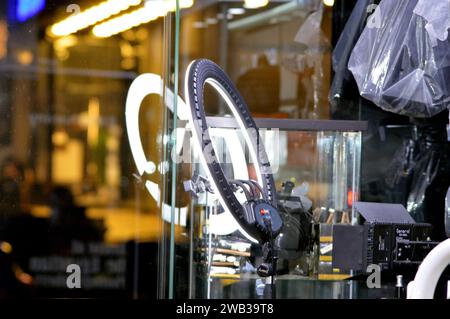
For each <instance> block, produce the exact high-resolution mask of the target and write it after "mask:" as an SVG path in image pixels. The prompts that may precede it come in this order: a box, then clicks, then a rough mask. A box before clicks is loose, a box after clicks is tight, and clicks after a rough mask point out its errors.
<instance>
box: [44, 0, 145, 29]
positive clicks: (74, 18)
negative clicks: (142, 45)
mask: <svg viewBox="0 0 450 319" xmlns="http://www.w3.org/2000/svg"><path fill="white" fill-rule="evenodd" d="M141 2H142V0H107V1H104V2H102V3H100V4H99V5H96V6H93V7H91V8H89V9H87V10H85V11H82V12H80V13H78V14H73V15H71V16H70V17H68V18H67V19H65V20H63V21H61V22H58V23H56V24H54V25H53V26H52V27H51V28H50V34H51V35H53V36H58V37H60V36H66V35H69V34H72V33H75V32H77V31H79V30H82V29H85V28H87V27H89V26H92V25H94V24H96V23H98V22H100V21H103V20H106V19H108V18H109V17H111V16H113V15H116V14H118V13H120V12H122V11H125V10H128V9H129V8H130V7H133V6H137V5H139V4H141Z"/></svg>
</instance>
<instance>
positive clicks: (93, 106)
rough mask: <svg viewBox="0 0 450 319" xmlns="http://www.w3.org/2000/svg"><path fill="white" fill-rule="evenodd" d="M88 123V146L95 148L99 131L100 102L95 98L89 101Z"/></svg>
mask: <svg viewBox="0 0 450 319" xmlns="http://www.w3.org/2000/svg"><path fill="white" fill-rule="evenodd" d="M88 121H89V122H88V130H87V135H88V144H89V145H91V146H95V145H97V143H98V136H99V131H100V102H99V100H98V99H97V98H91V99H89V106H88Z"/></svg>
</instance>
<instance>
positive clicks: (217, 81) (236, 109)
mask: <svg viewBox="0 0 450 319" xmlns="http://www.w3.org/2000/svg"><path fill="white" fill-rule="evenodd" d="M206 83H208V84H210V85H211V86H212V87H213V88H214V89H215V90H216V91H217V92H218V93H219V94H220V96H221V97H222V98H223V99H224V100H225V102H226V104H227V106H228V108H229V109H230V110H231V112H232V113H233V115H234V117H235V118H236V121H237V123H238V125H239V128H240V129H241V131H242V133H243V135H244V138H245V141H246V143H247V145H248V147H249V153H250V156H251V159H252V161H253V163H254V165H255V171H256V174H257V179H258V182H259V184H260V185H261V187H262V191H263V194H264V197H265V201H264V202H265V203H264V204H261V203H258V205H260V204H261V205H265V206H264V207H262V206H257V207H261V210H266V209H267V210H268V211H269V212H270V215H271V216H272V218H274V219H275V223H274V228H272V227H271V228H270V229H267V228H265V227H264V226H262V227H261V223H259V224H258V222H260V220H258V218H259V217H258V216H257V214H256V215H254V216H250V215H251V214H249V212H248V211H247V210H246V209H245V207H243V205H242V204H241V203H240V202H239V200H238V199H237V198H236V196H235V194H234V191H233V189H232V187H231V185H230V184H229V181H228V180H227V178H226V177H225V174H224V172H223V170H222V168H221V166H220V162H219V160H218V158H217V156H216V154H215V151H214V147H213V143H212V140H211V136H210V134H209V129H208V126H207V123H206V114H205V109H204V105H203V93H204V85H205V84H206ZM185 95H186V97H187V105H188V106H189V109H190V112H189V121H190V123H191V128H192V134H193V138H194V140H195V142H194V143H195V145H196V146H197V148H198V150H199V153H200V160H201V163H202V165H203V167H204V169H205V171H206V174H207V176H208V179H209V181H210V182H211V184H212V186H213V188H214V190H215V194H216V195H217V197H218V199H219V201H220V203H221V205H222V207H223V208H224V209H225V210H226V211H229V212H231V214H232V215H233V217H234V218H235V220H236V221H237V222H238V224H239V225H240V231H241V232H242V233H243V234H244V235H245V236H246V237H247V238H251V239H252V241H255V240H256V241H259V242H264V241H265V240H267V238H268V237H273V236H275V235H277V234H278V232H279V231H280V229H281V225H282V222H281V219H280V217H279V215H278V213H277V212H276V208H275V207H276V205H277V203H276V193H275V192H276V190H275V183H274V180H273V175H272V173H271V170H270V163H269V161H268V158H267V154H266V152H265V149H264V147H263V145H262V141H261V138H260V136H259V132H258V128H257V126H256V124H255V121H254V120H253V118H252V117H251V115H250V112H249V110H248V107H247V105H246V104H245V102H244V100H243V98H242V97H241V95H240V94H239V92H238V91H237V90H236V88H235V87H234V85H233V83H232V82H231V80H230V79H229V78H228V76H227V75H226V74H225V72H224V71H223V70H222V69H221V68H220V67H219V66H218V65H216V64H215V63H213V62H212V61H209V60H204V59H202V60H195V61H193V62H192V63H191V64H190V65H189V67H188V69H187V72H186V79H185ZM269 233H270V234H269Z"/></svg>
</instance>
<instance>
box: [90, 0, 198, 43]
mask: <svg viewBox="0 0 450 319" xmlns="http://www.w3.org/2000/svg"><path fill="white" fill-rule="evenodd" d="M193 4H194V0H180V1H179V6H180V9H185V8H189V7H191V6H192V5H193ZM175 8H176V2H175V0H154V1H147V2H146V3H145V6H144V7H142V8H140V9H137V10H135V11H132V12H130V13H125V14H123V15H121V16H119V17H117V18H114V19H111V20H108V21H105V22H103V23H101V24H99V25H97V26H95V27H94V29H93V30H92V32H93V33H94V35H95V36H97V37H99V38H106V37H110V36H112V35H115V34H118V33H121V32H124V31H126V30H129V29H131V28H135V27H137V26H139V25H141V24H144V23H148V22H150V21H153V20H156V19H157V18H159V17H162V16H165V15H166V14H167V13H168V12H169V11H175Z"/></svg>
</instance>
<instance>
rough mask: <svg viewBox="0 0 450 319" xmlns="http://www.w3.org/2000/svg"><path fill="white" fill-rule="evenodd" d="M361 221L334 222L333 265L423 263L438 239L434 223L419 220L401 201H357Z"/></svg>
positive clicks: (386, 267) (387, 266)
mask: <svg viewBox="0 0 450 319" xmlns="http://www.w3.org/2000/svg"><path fill="white" fill-rule="evenodd" d="M354 207H355V209H356V211H357V212H358V214H359V215H360V222H361V224H360V225H341V224H337V225H333V253H332V254H333V268H339V269H342V270H354V271H362V272H366V270H367V266H369V265H372V264H375V265H378V266H380V268H381V270H394V269H397V268H398V267H401V266H405V265H409V266H417V265H419V264H420V263H421V262H422V260H423V258H425V256H426V255H427V253H428V252H429V251H431V249H433V248H434V247H435V246H436V245H437V244H438V243H437V242H433V241H431V240H430V235H431V230H432V226H431V225H430V224H425V223H416V222H415V221H414V220H413V219H412V217H411V216H410V215H409V214H408V212H407V211H406V209H405V208H404V207H403V206H402V205H400V204H382V203H366V202H355V203H354Z"/></svg>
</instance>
